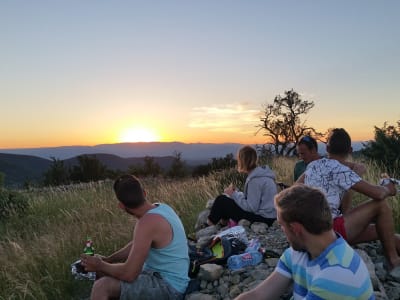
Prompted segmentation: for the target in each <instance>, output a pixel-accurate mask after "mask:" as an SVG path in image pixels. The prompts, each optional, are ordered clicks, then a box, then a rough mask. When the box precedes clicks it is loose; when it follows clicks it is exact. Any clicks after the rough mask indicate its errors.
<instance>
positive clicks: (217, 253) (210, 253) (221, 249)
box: [188, 235, 247, 278]
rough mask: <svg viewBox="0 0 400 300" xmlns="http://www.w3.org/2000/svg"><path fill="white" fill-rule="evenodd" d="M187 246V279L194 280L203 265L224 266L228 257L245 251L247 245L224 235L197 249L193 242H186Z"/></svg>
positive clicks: (235, 238)
mask: <svg viewBox="0 0 400 300" xmlns="http://www.w3.org/2000/svg"><path fill="white" fill-rule="evenodd" d="M188 246H189V258H190V265H189V273H188V274H189V277H190V278H194V277H196V276H197V274H198V273H199V270H200V266H201V265H203V264H218V265H224V264H226V262H227V260H228V257H230V256H231V255H235V254H239V253H241V252H243V250H244V249H246V247H247V245H246V244H245V243H244V242H242V241H241V240H240V239H238V238H237V237H234V236H232V235H225V236H222V237H216V238H214V239H213V240H212V241H211V243H210V245H208V246H206V247H203V248H197V246H196V244H195V242H194V241H191V240H188Z"/></svg>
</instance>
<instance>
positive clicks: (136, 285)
mask: <svg viewBox="0 0 400 300" xmlns="http://www.w3.org/2000/svg"><path fill="white" fill-rule="evenodd" d="M119 299H120V300H136V299H141V300H142V299H143V300H146V299H148V300H154V299H158V300H163V299H171V300H175V299H183V294H181V293H179V292H178V291H177V290H175V289H174V288H173V287H172V286H170V285H169V284H168V283H167V282H166V281H165V280H164V279H163V278H162V277H161V275H160V273H158V272H151V271H142V273H140V275H139V276H138V277H137V278H136V280H134V281H132V282H126V281H121V295H120V298H119Z"/></svg>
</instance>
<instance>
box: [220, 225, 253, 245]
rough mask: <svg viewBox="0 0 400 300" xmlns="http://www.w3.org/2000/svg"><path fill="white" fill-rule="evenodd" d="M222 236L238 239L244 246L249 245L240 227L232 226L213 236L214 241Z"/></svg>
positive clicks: (244, 231) (242, 228)
mask: <svg viewBox="0 0 400 300" xmlns="http://www.w3.org/2000/svg"><path fill="white" fill-rule="evenodd" d="M223 236H230V237H235V238H237V239H239V240H240V241H242V242H243V243H245V244H246V245H247V244H248V243H249V241H248V239H247V234H246V230H245V229H244V227H243V226H241V225H238V226H233V227H231V228H228V229H226V230H224V231H221V232H220V233H218V234H216V235H215V237H214V239H216V238H221V237H223Z"/></svg>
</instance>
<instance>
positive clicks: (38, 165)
mask: <svg viewBox="0 0 400 300" xmlns="http://www.w3.org/2000/svg"><path fill="white" fill-rule="evenodd" d="M50 164H51V160H49V159H44V158H40V157H36V156H30V155H17V154H4V153H0V172H1V173H3V174H5V178H4V185H5V186H7V187H20V186H22V185H23V184H24V183H27V182H36V183H37V182H39V181H41V179H42V176H43V173H44V172H45V171H46V170H47V169H48V168H49V166H50Z"/></svg>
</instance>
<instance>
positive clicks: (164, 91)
mask: <svg viewBox="0 0 400 300" xmlns="http://www.w3.org/2000/svg"><path fill="white" fill-rule="evenodd" d="M399 14H400V1H397V0H393V1H386V0H384V1H370V0H362V1H361V0H357V1H348V0H340V1H299V0H293V1H267V0H264V1H233V0H231V1H226V0H218V1H215V0H214V1H207V0H203V1H187V0H186V1H169V0H168V1H165V0H163V1H161V0H160V1H101V0H97V1H90V0H88V1H82V0H76V1H62V0H59V1H50V0H49V1H40V0H38V1H19V0H15V1H10V0H5V1H1V2H0V28H1V29H0V41H1V45H0V103H1V109H0V148H26V147H48V146H67V145H96V144H103V143H117V142H123V141H124V142H126V141H128V142H134V141H152V140H156V141H180V142H186V143H191V142H210V143H223V142H235V143H236V142H237V143H260V144H261V143H263V141H264V138H263V136H262V134H261V133H260V134H258V135H255V132H256V130H257V126H258V125H259V124H260V121H259V118H260V112H261V111H262V109H263V105H265V104H266V103H272V101H273V99H274V97H275V96H276V95H278V94H281V95H283V93H284V91H285V90H290V89H292V88H293V89H294V90H295V91H297V92H298V93H299V94H301V95H302V98H303V99H304V100H309V101H314V103H315V107H314V108H313V109H312V110H311V112H310V113H309V114H308V115H307V116H306V118H305V119H303V120H306V121H307V124H308V125H311V126H313V127H315V128H316V129H318V130H319V131H325V130H326V129H328V128H331V127H344V128H346V129H347V130H348V131H349V133H350V135H351V136H352V138H353V140H355V141H356V140H368V139H371V138H373V133H374V126H378V127H382V126H383V123H384V122H385V121H387V122H388V123H390V124H395V122H396V121H397V120H400V96H399V86H400V17H399Z"/></svg>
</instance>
